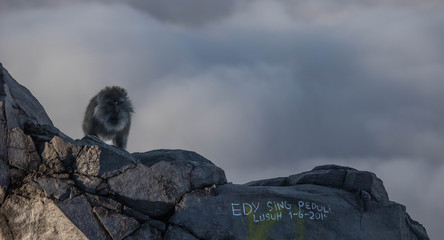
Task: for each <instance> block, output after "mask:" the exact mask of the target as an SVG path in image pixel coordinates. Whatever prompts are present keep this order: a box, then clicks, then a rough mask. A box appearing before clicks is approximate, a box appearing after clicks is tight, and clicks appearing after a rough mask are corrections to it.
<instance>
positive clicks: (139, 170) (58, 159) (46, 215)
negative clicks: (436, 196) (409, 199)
mask: <svg viewBox="0 0 444 240" xmlns="http://www.w3.org/2000/svg"><path fill="white" fill-rule="evenodd" d="M0 67H1V72H0V73H1V75H0V204H1V205H0V239H7V240H9V239H190V240H191V239H412V240H413V239H429V238H428V236H427V233H426V230H425V229H424V228H423V227H422V225H421V224H419V223H417V222H415V221H413V220H412V219H411V218H410V217H409V215H408V214H407V213H406V210H405V207H404V206H402V205H400V204H397V203H394V202H391V201H390V200H389V198H388V194H387V192H386V191H385V188H384V186H383V184H382V181H381V180H380V179H378V178H377V177H376V176H375V175H374V174H373V173H370V172H362V171H358V170H355V169H352V168H348V167H340V166H320V167H317V168H315V169H313V170H312V171H309V172H304V173H300V174H296V175H292V176H289V177H281V178H275V179H268V180H260V181H255V182H251V183H248V184H245V185H236V184H230V183H227V180H226V177H225V173H224V171H223V170H222V169H220V168H219V167H217V166H215V165H214V164H213V163H212V162H210V161H209V160H207V159H205V158H204V157H202V156H200V155H199V154H197V153H194V152H190V151H184V150H155V151H150V152H146V153H133V154H130V153H128V152H126V151H124V150H121V149H118V148H115V147H113V146H109V145H107V144H105V143H103V142H101V141H100V140H98V139H97V138H94V137H85V138H84V139H81V140H73V139H71V138H69V137H67V136H66V135H64V134H63V133H61V132H60V131H59V130H58V129H56V128H55V127H54V126H53V125H52V122H51V120H50V119H49V118H48V116H47V115H46V113H45V111H44V109H43V107H42V106H41V105H40V104H39V103H38V101H37V100H36V99H35V98H34V97H33V96H32V95H31V93H30V92H29V91H28V90H27V89H26V88H24V87H23V86H21V85H19V84H18V83H17V82H16V81H15V80H14V79H13V78H12V77H11V76H10V75H9V74H8V72H7V71H6V70H5V69H4V68H3V67H2V66H1V65H0Z"/></svg>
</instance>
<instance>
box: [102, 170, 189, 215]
mask: <svg viewBox="0 0 444 240" xmlns="http://www.w3.org/2000/svg"><path fill="white" fill-rule="evenodd" d="M191 169H192V166H190V165H188V164H187V163H183V162H177V163H171V162H164V161H161V162H159V163H157V164H155V165H153V166H151V167H150V168H149V167H147V166H145V165H142V164H141V165H138V166H137V167H136V168H132V169H128V170H127V171H126V172H124V173H122V174H120V175H118V176H116V177H113V178H110V179H108V184H109V186H110V191H111V192H113V193H115V194H116V197H117V198H118V199H120V200H121V201H122V202H123V203H125V204H126V205H128V206H130V207H131V208H134V209H136V210H138V211H140V212H142V213H145V214H148V215H150V216H155V217H160V216H163V215H165V214H167V213H168V212H169V211H171V210H173V209H174V206H175V204H177V203H178V202H179V200H180V198H181V197H182V196H183V195H184V194H185V193H187V192H189V191H191V185H190V173H191Z"/></svg>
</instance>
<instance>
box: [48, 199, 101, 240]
mask: <svg viewBox="0 0 444 240" xmlns="http://www.w3.org/2000/svg"><path fill="white" fill-rule="evenodd" d="M56 205H57V207H58V208H59V209H60V210H61V211H62V212H63V214H64V216H66V218H67V219H69V221H71V222H72V223H73V224H74V225H75V226H76V227H77V228H78V229H79V230H80V231H81V232H82V233H83V234H84V235H85V236H86V237H87V238H88V239H109V237H108V235H107V234H106V232H105V230H104V226H103V225H102V224H101V223H99V222H98V221H97V219H96V217H95V216H94V215H93V211H92V208H91V206H90V205H89V203H88V200H87V199H86V197H85V196H83V195H79V196H77V197H74V198H72V199H68V200H65V201H63V202H56ZM66 239H69V238H66ZM73 239H74V238H73Z"/></svg>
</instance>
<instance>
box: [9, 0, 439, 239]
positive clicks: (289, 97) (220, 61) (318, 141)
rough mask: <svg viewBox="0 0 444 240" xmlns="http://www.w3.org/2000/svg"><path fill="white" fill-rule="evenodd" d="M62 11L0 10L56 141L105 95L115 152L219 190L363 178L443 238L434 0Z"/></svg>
mask: <svg viewBox="0 0 444 240" xmlns="http://www.w3.org/2000/svg"><path fill="white" fill-rule="evenodd" d="M70 2H73V1H60V0H32V1H31V0H0V62H2V63H3V65H4V67H5V68H6V69H7V70H8V71H9V72H10V73H11V75H12V76H13V77H14V78H15V79H16V80H17V81H18V82H20V83H21V84H22V85H24V86H26V87H27V88H28V89H30V90H31V92H32V93H33V94H34V95H35V96H36V97H37V98H38V99H39V101H40V102H41V103H42V105H43V106H44V107H45V109H46V110H47V112H48V114H49V116H50V117H51V119H52V120H53V122H54V124H55V125H56V127H58V128H59V129H60V130H61V131H63V132H64V133H66V134H68V135H69V136H71V137H72V138H81V137H83V133H82V130H81V122H82V119H83V113H84V111H85V108H86V105H87V104H88V101H89V99H90V98H91V97H92V96H93V95H94V94H96V93H97V92H98V91H99V90H100V89H102V88H103V87H104V86H108V85H120V86H122V87H124V88H126V89H127V90H128V92H129V95H130V97H131V99H132V101H133V104H134V107H135V112H136V113H135V114H134V117H133V124H132V129H131V132H130V137H129V143H128V150H129V151H130V152H143V151H148V150H152V149H158V148H181V149H187V150H192V151H196V152H198V153H200V154H201V155H203V156H204V157H206V158H208V159H210V160H211V161H213V162H214V163H215V164H216V165H218V166H220V167H221V168H223V169H224V170H225V172H226V174H227V177H228V180H229V181H232V182H235V183H245V182H248V181H252V180H257V179H264V178H270V177H278V176H288V175H291V174H295V173H299V172H302V171H306V170H309V169H311V168H313V167H314V166H316V165H320V164H340V165H347V166H351V167H355V168H358V169H359V170H367V171H372V172H375V173H376V174H377V175H378V176H379V177H380V178H381V179H382V180H383V181H384V183H385V186H386V188H387V190H388V192H389V195H390V198H391V199H392V200H394V201H397V202H399V203H402V204H404V205H406V206H407V211H408V212H409V213H410V215H411V216H412V217H413V218H414V219H415V220H418V221H420V222H421V223H422V224H424V225H425V227H426V228H427V230H428V233H429V235H430V237H431V239H439V238H440V237H441V236H443V235H444V228H442V221H441V219H442V217H443V216H444V204H442V202H443V200H444V187H443V185H442V184H443V183H444V164H443V162H444V158H443V156H444V106H443V102H444V44H443V43H444V28H443V26H444V14H443V12H444V2H443V1H441V0H421V1H413V0H410V1H406V0H390V1H387V0H380V1H373V0H372V1H359V3H356V1H351V0H341V1H333V2H332V1H323V0H306V1H291V0H274V1H270V0H263V1H261V0H224V1H216V0H214V1H209V0H189V1H178V0H176V1H174V0H167V1H165V0H162V1H160V0H158V1H149V2H148V1H143V0H128V1H126V3H125V4H123V3H118V2H120V1H111V0H110V1H105V0H96V1H76V4H72V3H70Z"/></svg>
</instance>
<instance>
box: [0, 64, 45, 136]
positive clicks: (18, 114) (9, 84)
mask: <svg viewBox="0 0 444 240" xmlns="http://www.w3.org/2000/svg"><path fill="white" fill-rule="evenodd" d="M0 94H1V95H2V98H0V99H1V101H2V102H3V104H2V105H3V106H2V108H3V109H4V113H5V116H6V119H7V122H6V129H8V130H10V129H13V128H17V127H18V128H21V129H24V125H25V123H26V122H29V121H31V122H33V123H36V124H39V125H48V126H51V127H53V124H52V121H51V119H49V117H48V115H47V114H46V112H45V109H43V107H42V105H40V103H39V101H38V100H37V99H36V98H35V97H34V96H33V95H32V94H31V92H29V90H28V89H26V88H25V87H23V86H22V85H20V84H19V83H17V82H16V81H15V80H14V79H13V78H12V77H11V75H9V73H8V71H6V69H4V68H3V66H2V65H1V64H0Z"/></svg>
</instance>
